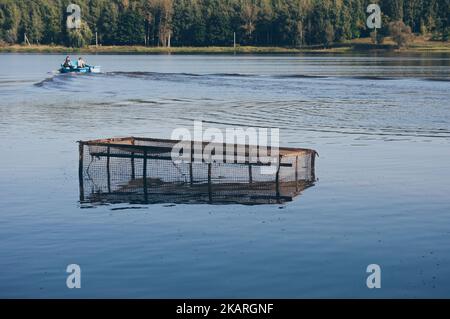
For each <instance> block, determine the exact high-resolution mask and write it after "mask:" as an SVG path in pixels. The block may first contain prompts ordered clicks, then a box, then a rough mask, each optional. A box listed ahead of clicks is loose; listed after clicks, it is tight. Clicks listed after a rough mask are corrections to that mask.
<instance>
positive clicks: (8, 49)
mask: <svg viewBox="0 0 450 319" xmlns="http://www.w3.org/2000/svg"><path fill="white" fill-rule="evenodd" d="M373 51H378V52H380V51H381V52H397V53H450V42H436V41H429V40H424V39H422V38H416V39H415V40H414V42H412V43H411V44H410V45H409V46H408V48H403V49H397V48H396V46H395V44H394V43H393V42H392V41H391V40H389V39H388V40H386V41H385V43H384V44H381V45H373V44H372V43H371V42H370V39H357V40H353V41H348V42H345V43H336V44H333V45H331V46H330V47H328V48H325V47H323V46H310V47H303V48H286V47H255V46H237V47H236V49H234V48H233V47H215V46H211V47H171V48H164V47H145V46H98V47H96V46H87V47H84V48H70V47H64V46H51V45H31V46H28V45H7V46H0V53H61V54H65V53H83V54H102V53H103V54H302V53H363V52H373Z"/></svg>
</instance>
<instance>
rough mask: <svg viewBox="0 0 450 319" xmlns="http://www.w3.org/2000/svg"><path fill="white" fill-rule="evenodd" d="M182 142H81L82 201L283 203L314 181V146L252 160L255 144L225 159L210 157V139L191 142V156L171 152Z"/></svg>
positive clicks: (285, 150) (236, 150) (137, 140)
mask: <svg viewBox="0 0 450 319" xmlns="http://www.w3.org/2000/svg"><path fill="white" fill-rule="evenodd" d="M179 142H180V141H174V140H159V139H144V138H136V137H129V138H120V139H104V140H95V141H80V142H79V147H80V148H79V150H80V164H79V178H80V201H81V202H89V203H94V204H95V203H140V204H151V203H210V204H249V205H255V204H271V203H283V202H287V201H291V200H292V199H293V198H294V197H296V196H297V195H299V194H300V193H301V192H302V191H303V190H304V189H306V188H308V187H310V186H312V185H313V183H314V181H315V176H314V160H315V155H316V152H315V151H313V150H308V149H292V148H281V149H280V150H279V154H277V157H276V159H275V158H274V157H272V160H271V162H262V161H258V160H256V161H252V160H251V156H250V155H251V154H253V153H252V149H251V148H252V147H253V146H247V147H246V148H242V149H241V150H240V151H239V150H238V147H235V146H234V145H232V146H231V147H232V149H233V148H234V152H233V156H232V158H231V160H230V158H227V159H226V160H225V162H224V161H218V160H208V159H206V160H205V156H204V151H205V147H206V145H207V144H204V143H201V144H199V145H194V144H191V146H192V148H191V149H190V150H189V153H188V155H189V156H188V158H189V160H183V161H181V160H176V159H174V158H173V157H172V155H173V154H172V152H173V149H174V146H176V145H177V144H178V143H179ZM189 143H194V142H189ZM229 146H230V145H228V144H223V145H221V147H223V149H226V148H227V147H229ZM255 147H256V146H255ZM196 150H200V152H197V153H196ZM184 151H186V150H184ZM199 154H200V155H199ZM213 154H214V152H213ZM220 154H222V152H220ZM220 154H215V155H220ZM223 154H225V152H224V153H223ZM228 155H229V154H228Z"/></svg>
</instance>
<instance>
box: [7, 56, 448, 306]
mask: <svg viewBox="0 0 450 319" xmlns="http://www.w3.org/2000/svg"><path fill="white" fill-rule="evenodd" d="M63 59H64V56H61V55H17V54H2V55H0V61H1V65H2V68H1V71H0V146H1V157H0V194H1V195H0V297H64V298H70V297H181V298H185V297H290V298H296V297H364V298H366V297H450V250H449V247H450V196H449V191H450V160H449V158H450V104H449V99H450V82H449V81H450V72H449V71H450V56H448V55H447V56H446V55H431V56H426V55H424V56H416V55H408V56H403V57H402V56H395V55H392V56H381V55H378V56H344V55H339V56H332V55H308V56H265V55H264V56H220V55H217V56H213V55H207V56H206V55H195V56H194V55H193V56H176V55H133V56H131V55H93V56H86V57H85V59H86V60H87V62H88V63H90V64H95V65H101V66H102V71H103V72H104V73H102V74H97V75H92V76H90V75H85V76H83V75H81V76H73V75H54V74H49V72H50V71H52V70H55V69H57V67H58V65H59V64H60V63H61V61H62V60H63ZM194 120H203V121H204V127H205V128H207V127H218V128H225V127H230V126H232V127H247V126H255V127H278V128H280V144H281V145H282V146H290V147H305V148H313V149H315V150H317V151H318V153H319V154H320V157H319V158H318V159H317V161H316V177H317V178H318V181H317V182H316V183H315V186H314V187H311V188H308V189H307V190H305V191H304V192H303V194H301V196H299V197H297V198H296V199H295V200H294V201H293V202H290V203H286V204H283V205H278V204H277V205H261V206H244V205H224V206H221V205H207V204H203V205H201V204H192V205H182V204H181V205H167V204H155V205H140V206H139V207H136V205H133V206H129V205H127V204H125V203H123V204H114V205H113V204H111V205H101V206H95V207H93V208H86V207H84V206H83V205H82V204H80V202H79V201H78V200H79V197H78V194H79V190H78V146H77V144H76V141H77V140H89V139H96V138H102V137H114V136H144V137H160V138H170V135H171V132H172V130H173V129H175V128H178V127H186V128H192V125H193V121H194ZM117 208H129V209H117ZM133 208H140V209H133ZM72 263H76V264H79V265H80V266H81V269H82V288H81V289H68V288H67V287H66V277H67V275H68V274H67V273H66V267H67V265H68V264H72ZM369 264H379V265H380V266H381V269H382V288H381V289H368V288H367V286H366V278H367V276H368V274H367V273H366V267H367V265H369Z"/></svg>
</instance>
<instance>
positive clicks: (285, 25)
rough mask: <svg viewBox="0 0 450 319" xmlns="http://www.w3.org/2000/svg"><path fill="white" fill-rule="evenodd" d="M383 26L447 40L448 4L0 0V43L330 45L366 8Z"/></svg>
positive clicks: (356, 33) (361, 22) (362, 24)
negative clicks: (73, 18)
mask: <svg viewBox="0 0 450 319" xmlns="http://www.w3.org/2000/svg"><path fill="white" fill-rule="evenodd" d="M71 2H73V3H75V4H78V5H79V6H80V7H81V18H82V21H83V28H82V29H81V30H75V31H69V30H66V26H65V17H66V7H67V5H68V4H69V3H71ZM372 2H374V3H379V4H380V6H381V9H382V12H383V25H382V29H381V30H378V31H377V34H376V35H377V37H378V41H381V40H382V38H383V37H384V36H387V35H389V28H388V26H389V24H390V23H391V22H393V21H403V22H404V23H405V25H406V26H408V27H410V28H411V31H412V32H413V33H422V34H425V33H426V34H433V39H437V40H448V37H449V32H450V31H449V30H450V29H449V19H450V14H449V12H450V7H449V6H450V0H0V43H11V44H13V43H22V42H24V39H25V34H26V36H27V38H28V40H29V41H30V43H33V44H38V43H41V44H66V45H71V46H82V45H86V44H92V43H95V33H97V36H98V40H99V43H100V44H103V45H125V44H126V45H144V44H146V45H162V46H165V45H168V44H169V43H172V44H173V45H176V46H212V45H227V46H229V45H232V43H233V34H234V33H235V34H236V40H237V43H238V44H241V45H263V46H273V45H278V46H294V47H300V46H303V45H314V44H320V45H325V46H327V45H330V44H331V43H333V42H339V41H345V40H350V39H354V38H359V37H368V36H370V35H371V31H372V30H368V29H367V27H366V18H367V13H366V7H367V5H368V4H369V3H372Z"/></svg>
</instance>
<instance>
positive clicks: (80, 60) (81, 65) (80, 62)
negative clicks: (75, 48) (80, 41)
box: [77, 57, 86, 68]
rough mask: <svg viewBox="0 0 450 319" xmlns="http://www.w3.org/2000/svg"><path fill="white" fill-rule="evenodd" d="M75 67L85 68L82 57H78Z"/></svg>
mask: <svg viewBox="0 0 450 319" xmlns="http://www.w3.org/2000/svg"><path fill="white" fill-rule="evenodd" d="M77 67H79V68H85V67H86V62H84V60H83V58H82V57H79V58H78V62H77Z"/></svg>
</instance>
